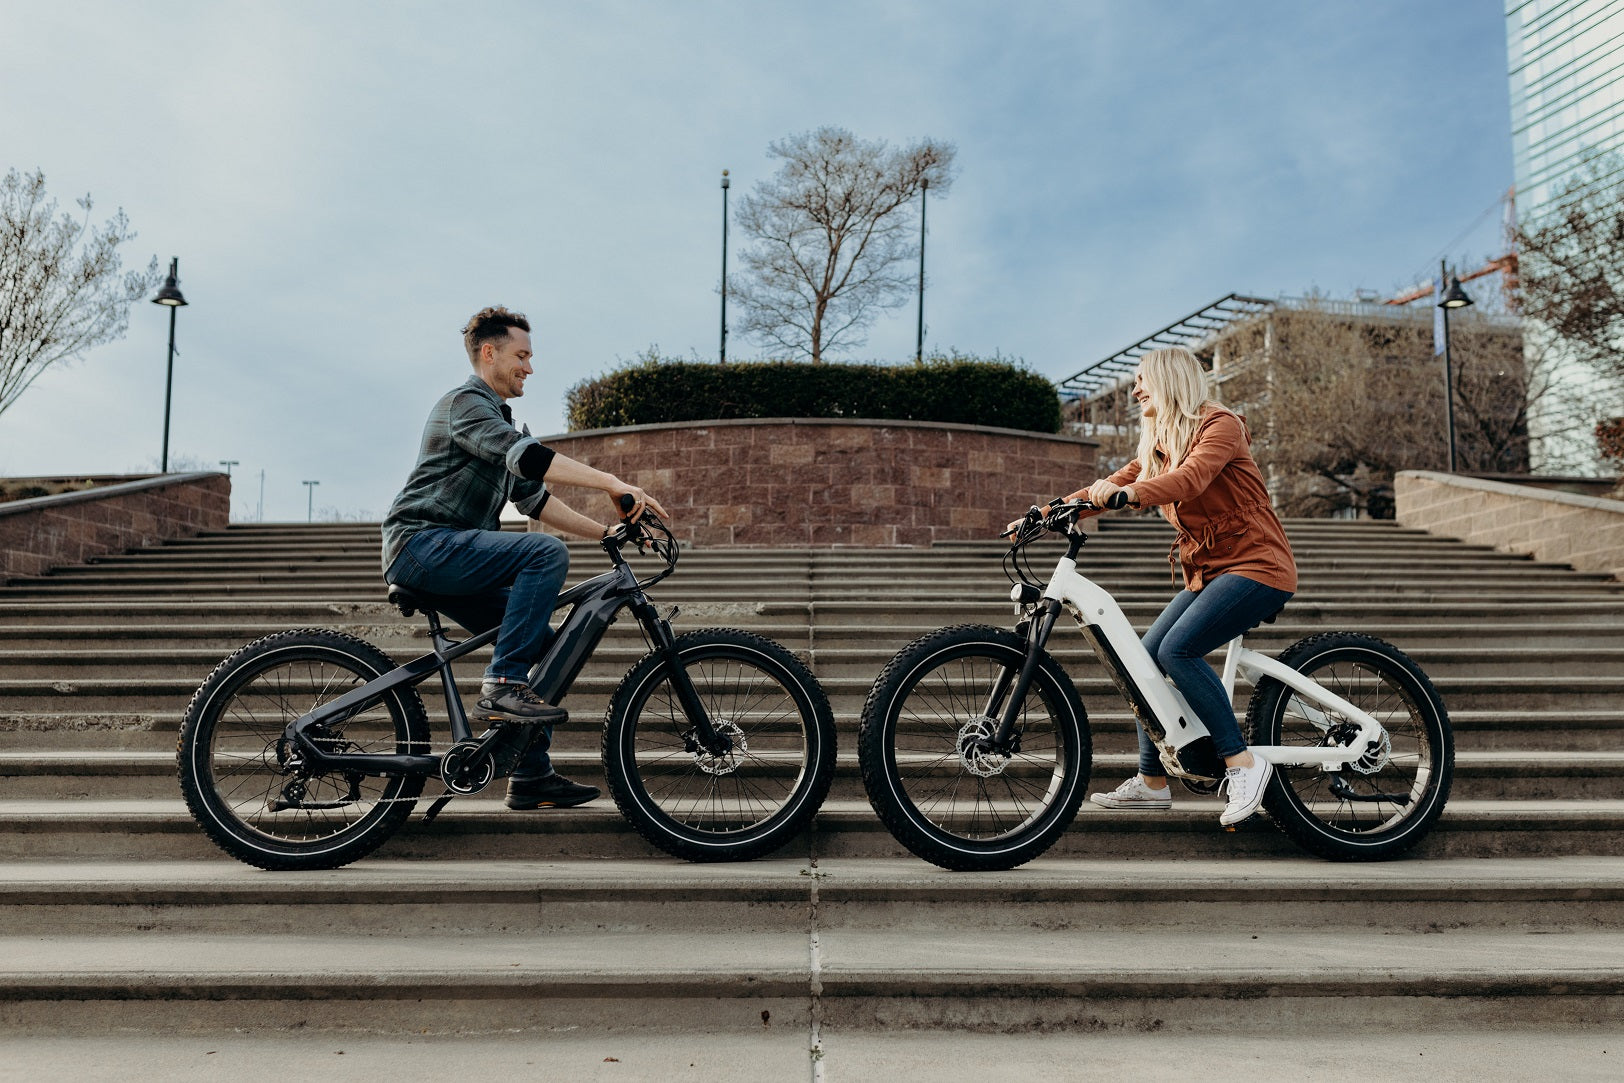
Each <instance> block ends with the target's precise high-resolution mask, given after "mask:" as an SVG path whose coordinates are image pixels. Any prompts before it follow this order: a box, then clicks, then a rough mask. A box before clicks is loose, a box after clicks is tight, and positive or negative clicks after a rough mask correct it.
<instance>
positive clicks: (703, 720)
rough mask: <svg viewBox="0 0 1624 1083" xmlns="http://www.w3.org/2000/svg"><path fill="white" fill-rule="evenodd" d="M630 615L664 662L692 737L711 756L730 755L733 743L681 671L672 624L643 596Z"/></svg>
mask: <svg viewBox="0 0 1624 1083" xmlns="http://www.w3.org/2000/svg"><path fill="white" fill-rule="evenodd" d="M631 611H632V615H633V616H635V617H636V618H637V620H638V622H639V623H640V624H642V626H643V630H644V631H646V632H647V633H648V637H649V639H650V641H652V642H653V644H654V649H655V650H656V651H658V652H659V654H660V657H661V658H662V659H663V660H664V661H665V669H666V674H667V675H668V677H669V678H670V680H671V687H672V688H673V689H675V690H676V693H677V702H678V703H680V704H681V705H682V713H683V714H685V715H687V717H688V721H689V723H690V724H692V726H693V727H694V736H695V737H696V739H697V740H698V742H699V744H700V745H701V746H702V747H703V748H704V749H705V751H706V752H708V753H710V754H711V755H712V756H721V755H725V754H726V753H727V752H729V751H731V750H732V748H733V741H732V739H731V738H729V737H728V736H727V735H726V734H725V733H722V732H720V731H719V730H717V728H716V726H715V725H713V724H712V722H711V719H710V715H709V714H708V713H707V712H706V711H705V704H704V703H702V702H701V701H700V699H699V690H698V689H696V688H695V687H694V682H693V679H692V678H691V677H689V676H688V670H687V669H686V668H684V667H683V664H682V658H681V656H680V655H678V653H677V637H676V636H675V635H673V634H672V632H671V622H670V621H668V620H666V619H665V618H664V617H662V616H660V613H659V610H657V609H655V608H654V603H652V602H650V601H649V600H648V599H647V598H645V597H643V596H642V595H638V596H637V597H636V598H635V599H633V601H632V603H631Z"/></svg>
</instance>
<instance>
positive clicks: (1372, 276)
mask: <svg viewBox="0 0 1624 1083" xmlns="http://www.w3.org/2000/svg"><path fill="white" fill-rule="evenodd" d="M1505 69H1506V50H1505V30H1504V17H1503V14H1502V11H1501V6H1500V4H1499V3H1498V2H1497V0H1469V2H1456V3H1449V4H1420V3H1414V2H1407V0H1318V2H1315V3H1302V2H1300V0H1234V2H1232V3H1225V4H1216V3H1209V2H1205V0H1143V2H1139V3H1127V2H1117V0H1073V2H1070V3H1064V4H1059V3H1026V2H1019V0H1017V2H1013V3H1012V2H1008V0H1005V2H1001V3H991V2H987V3H973V2H955V0H859V2H847V0H830V2H824V3H821V4H817V5H808V4H804V3H795V4H791V3H777V2H762V3H753V4H741V3H738V2H736V0H735V2H732V3H721V2H717V3H709V2H701V0H687V2H682V3H676V2H669V0H668V2H665V3H655V2H621V3H616V2H596V3H587V4H582V3H562V2H551V0H547V2H540V0H536V2H524V3H520V2H512V3H499V2H479V0H462V2H459V3H456V4H451V3H422V2H400V0H395V2H390V3H362V2H355V0H332V2H323V3H317V2H315V0H285V2H279V3H272V2H254V3H250V2H242V0H211V2H203V0H195V2H181V0H175V2H164V0H143V2H142V3H139V4H131V3H127V2H118V3H112V2H107V3H101V2H87V0H54V2H52V3H49V4H42V3H39V2H37V0H0V170H4V169H8V168H15V169H19V170H23V171H31V170H33V169H36V168H38V169H42V170H43V171H44V172H45V175H46V180H47V184H48V186H49V188H50V190H51V192H52V194H53V195H55V196H56V197H57V198H58V199H59V200H60V201H61V203H62V204H63V206H64V207H71V206H72V201H73V200H74V199H75V198H77V197H78V196H80V195H83V194H84V193H87V192H88V193H90V194H92V195H93V196H94V197H95V199H96V203H97V208H96V213H97V217H98V218H100V217H102V216H104V214H105V213H110V212H112V211H113V210H114V209H115V208H118V207H122V208H124V210H125V212H126V213H127V214H128V215H129V217H130V220H131V222H132V224H133V226H134V228H135V229H136V230H137V231H138V233H139V236H138V237H137V239H136V240H135V241H134V242H133V244H132V245H131V246H130V248H129V251H130V256H131V257H132V258H131V259H127V261H126V262H127V263H130V262H135V263H140V264H144V263H145V262H146V260H147V259H148V258H149V257H151V256H153V255H157V256H159V257H160V258H161V260H162V261H163V262H165V263H167V260H168V258H169V257H170V256H178V257H180V269H181V285H182V288H183V290H184V291H185V294H186V297H187V299H188V300H189V301H190V302H191V304H190V306H189V307H187V308H185V309H182V310H181V311H180V314H179V336H178V341H179V349H180V354H179V357H178V359H177V362H176V368H175V385H174V413H173V422H172V424H173V431H172V436H171V457H172V459H175V460H179V461H180V462H182V463H183V464H203V465H208V466H211V467H212V466H213V464H215V463H216V462H217V461H218V460H221V459H236V460H239V462H240V465H239V466H237V467H236V468H235V473H236V476H237V489H236V497H235V500H234V512H235V513H236V514H237V515H238V516H240V517H252V516H253V515H254V514H255V513H256V511H257V510H258V503H259V484H260V483H259V477H260V472H261V471H263V472H264V516H265V518H266V519H269V520H276V519H301V520H302V519H303V518H304V517H305V514H306V490H305V488H304V487H303V486H302V485H301V484H300V482H301V481H302V480H304V479H319V480H320V482H321V485H320V487H319V488H318V489H317V490H316V496H315V505H316V509H317V514H318V515H320V514H321V513H322V511H323V509H326V510H327V514H329V515H333V514H342V515H345V516H354V515H364V516H368V517H374V518H375V517H377V516H379V515H381V514H382V512H383V510H384V509H385V508H387V506H388V504H389V502H390V500H391V499H392V498H393V496H394V493H395V491H396V490H397V489H398V487H399V485H400V483H401V482H402V481H403V480H404V478H405V474H406V471H407V469H408V468H409V466H410V465H411V461H412V457H413V454H414V452H415V449H416V445H417V440H418V437H419V434H420V432H421V427H422V422H423V418H424V416H425V413H426V411H427V409H428V407H429V405H430V404H431V403H432V402H433V401H434V399H435V398H437V397H438V396H439V395H440V394H441V393H442V392H443V391H445V390H446V389H447V388H449V387H450V386H452V385H453V384H455V383H457V382H460V381H461V380H462V379H463V378H464V377H465V376H466V374H467V372H468V369H467V362H466V359H465V357H464V355H463V354H462V352H461V346H460V341H459V337H458V334H457V331H458V328H459V327H460V326H461V325H462V323H463V322H464V321H465V319H466V318H467V316H468V315H469V314H470V313H471V312H473V311H474V310H476V309H478V308H479V307H481V306H483V305H486V304H490V303H502V304H507V305H509V306H512V307H514V308H517V309H521V310H523V311H525V312H526V313H528V314H529V316H530V317H531V319H532V321H533V322H534V323H535V324H536V327H537V333H536V336H535V339H536V348H537V368H538V372H537V374H536V375H535V376H534V377H532V378H531V380H530V381H529V385H528V388H527V390H526V393H525V396H524V398H523V399H522V400H521V401H519V402H516V403H515V404H514V405H515V408H516V412H517V414H518V416H519V417H520V418H521V419H522V420H525V421H527V422H528V423H529V424H530V426H531V428H532V429H533V430H534V431H535V432H537V433H538V434H541V433H548V432H557V431H560V430H561V429H562V427H563V398H564V393H565V391H566V390H567V389H568V388H569V387H570V386H571V385H572V384H574V383H576V382H578V381H580V380H582V379H584V378H587V377H590V376H593V375H596V374H598V373H600V372H603V371H605V370H606V369H609V368H613V367H615V366H616V364H617V363H618V362H620V361H621V360H625V359H630V358H631V357H632V356H633V355H635V354H636V353H638V352H639V351H640V350H643V349H645V348H647V347H648V346H650V345H654V344H657V345H658V346H659V347H660V349H661V351H662V352H664V353H667V354H677V355H688V354H690V353H695V354H697V355H699V356H702V357H714V356H715V351H716V345H717V343H716V339H717V322H718V320H717V305H718V299H717V294H716V286H717V281H718V276H719V273H720V267H719V259H720V213H721V206H720V191H719V188H718V181H719V176H720V172H721V170H722V169H723V168H724V167H726V168H729V169H731V170H732V174H733V178H734V188H733V192H734V193H735V194H738V193H740V192H741V191H742V190H744V189H747V188H748V187H749V186H750V185H751V184H753V183H755V182H756V181H759V180H761V179H763V178H765V177H766V176H768V175H769V173H770V171H771V170H772V168H773V164H772V162H771V161H769V159H768V158H767V155H766V148H767V145H768V143H769V142H771V141H772V140H774V139H777V138H780V137H782V136H784V135H787V134H790V133H794V132H799V131H804V130H808V129H812V128H816V127H819V126H822V125H838V126H842V127H846V128H849V129H851V130H852V131H853V132H854V133H856V134H857V135H859V136H861V137H863V138H868V139H885V140H889V141H891V142H894V143H897V142H906V141H909V140H912V139H915V138H918V137H922V136H929V137H932V138H935V139H941V140H947V141H950V142H952V143H954V144H956V145H957V147H958V155H959V157H958V162H959V167H960V173H959V177H958V180H957V182H956V184H955V185H954V187H953V189H952V191H951V192H950V193H948V194H947V195H946V196H945V197H944V198H943V199H941V200H940V201H936V202H933V203H932V206H931V208H930V216H929V220H930V240H929V247H928V254H929V261H930V265H929V285H928V288H927V298H926V318H927V324H928V330H927V343H928V344H929V345H931V346H937V347H944V348H945V347H956V348H958V349H959V350H963V351H970V352H976V353H988V354H990V353H992V352H994V351H998V352H1001V353H1003V354H1005V355H1014V356H1017V357H1020V358H1024V359H1025V361H1026V362H1027V363H1028V364H1029V365H1030V366H1031V367H1032V368H1033V369H1035V370H1036V371H1038V372H1041V373H1043V374H1045V375H1048V376H1051V377H1053V378H1056V379H1058V378H1062V377H1065V376H1067V375H1069V374H1071V373H1072V372H1074V371H1076V370H1077V369H1078V368H1081V367H1082V366H1083V365H1085V364H1088V363H1090V362H1092V361H1095V360H1097V359H1099V358H1100V357H1103V356H1105V355H1107V354H1110V353H1112V352H1114V351H1115V350H1117V349H1119V348H1121V347H1123V346H1125V345H1127V344H1129V343H1131V342H1133V341H1135V340H1136V339H1138V338H1140V337H1141V336H1143V335H1145V334H1147V333H1148V332H1150V331H1153V330H1154V329H1155V328H1157V327H1159V326H1161V325H1163V324H1165V323H1168V322H1171V321H1172V320H1174V319H1176V318H1178V317H1180V316H1182V315H1184V314H1186V313H1188V312H1190V311H1191V310H1193V309H1195V308H1198V307H1200V306H1201V305H1203V304H1205V303H1207V302H1209V301H1212V300H1214V299H1216V298H1218V297H1220V296H1222V295H1223V294H1225V293H1228V292H1230V291H1241V292H1249V293H1258V294H1263V295H1267V296H1273V295H1281V294H1285V295H1299V294H1302V293H1304V292H1307V291H1309V290H1315V289H1317V290H1320V291H1324V292H1327V293H1329V294H1332V295H1337V296H1348V295H1351V294H1352V293H1353V291H1354V290H1356V289H1374V290H1380V291H1382V292H1384V293H1387V292H1391V291H1393V290H1396V289H1399V288H1402V287H1404V286H1407V285H1409V284H1410V283H1412V282H1414V281H1416V280H1417V279H1419V278H1421V277H1423V276H1424V275H1425V274H1426V273H1427V272H1428V270H1429V269H1430V268H1433V267H1436V264H1437V259H1438V258H1439V256H1440V255H1447V256H1448V257H1449V258H1450V259H1451V260H1453V261H1458V262H1460V263H1462V264H1466V263H1473V264H1475V263H1476V262H1477V261H1478V260H1480V259H1481V258H1483V257H1485V256H1489V255H1493V254H1495V250H1496V249H1497V248H1498V245H1499V240H1498V217H1497V214H1496V213H1494V212H1493V208H1494V205H1495V203H1496V201H1497V200H1498V199H1499V198H1500V196H1501V194H1502V193H1503V191H1504V190H1505V188H1506V187H1507V186H1508V185H1509V184H1510V182H1511V147H1510V138H1509V134H1508V132H1509V126H1510V120H1509V115H1508V104H1507V98H1508V93H1507V84H1506V76H1505ZM734 239H735V241H737V240H738V239H739V238H738V234H737V233H736V232H735V234H734ZM914 320H915V314H914V310H913V308H912V306H911V305H910V306H909V307H906V308H903V309H899V310H897V311H896V312H895V313H893V314H890V315H888V316H883V317H882V318H881V319H880V320H879V321H878V323H877V324H876V325H875V327H874V328H873V331H872V333H871V335H870V337H869V341H868V343H867V345H866V346H864V347H862V348H860V349H857V350H854V351H852V353H851V357H852V358H853V359H864V360H867V359H881V360H901V359H904V358H907V357H910V356H911V355H912V352H913V340H914ZM166 335H167V320H166V318H165V312H164V311H163V310H162V309H160V308H157V307H155V306H152V305H147V304H141V305H139V306H137V307H136V309H135V310H133V311H132V313H131V320H130V331H129V334H128V335H127V336H126V337H125V338H124V339H123V340H121V341H119V342H116V343H113V344H111V345H107V346H103V347H100V348H98V349H96V350H95V351H93V352H91V353H90V354H88V355H87V356H85V357H84V358H83V359H82V360H80V361H79V362H77V363H75V364H73V365H72V366H69V367H59V368H57V369H55V370H52V371H50V372H48V373H47V374H46V375H45V376H43V377H41V378H40V380H39V381H38V382H37V383H36V384H35V385H34V387H33V389H31V390H30V391H29V392H28V393H26V394H25V395H24V396H23V397H22V398H21V399H20V400H19V401H18V402H17V404H16V405H15V406H13V407H12V408H11V409H10V410H8V411H7V412H6V413H4V414H0V474H3V475H20V474H55V473H67V472H108V473H116V472H126V471H137V470H150V469H153V468H155V467H156V464H157V458H158V453H159V448H160V443H161V439H162V429H163V398H164V386H163V384H164V350H165V340H166ZM729 353H730V356H733V357H745V356H750V355H751V354H752V348H751V347H750V345H749V344H748V343H746V342H743V341H740V340H738V339H737V338H734V339H730V342H729Z"/></svg>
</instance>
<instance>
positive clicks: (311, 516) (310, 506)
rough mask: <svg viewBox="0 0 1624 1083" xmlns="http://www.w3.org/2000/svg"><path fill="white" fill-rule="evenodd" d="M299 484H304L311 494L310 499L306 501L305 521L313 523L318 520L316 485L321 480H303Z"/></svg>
mask: <svg viewBox="0 0 1624 1083" xmlns="http://www.w3.org/2000/svg"><path fill="white" fill-rule="evenodd" d="M299 484H301V485H303V486H304V487H305V492H306V493H308V494H309V499H307V500H306V501H305V522H307V523H313V522H315V521H316V486H318V485H320V484H321V482H319V481H302V482H300V483H299Z"/></svg>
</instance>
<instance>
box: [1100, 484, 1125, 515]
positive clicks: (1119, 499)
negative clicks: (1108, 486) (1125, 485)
mask: <svg viewBox="0 0 1624 1083" xmlns="http://www.w3.org/2000/svg"><path fill="white" fill-rule="evenodd" d="M1105 506H1106V507H1108V508H1110V509H1111V510H1112V511H1115V510H1117V509H1118V508H1125V507H1127V506H1128V490H1126V489H1118V490H1117V491H1116V492H1114V493H1112V494H1111V495H1110V496H1108V497H1106V498H1105Z"/></svg>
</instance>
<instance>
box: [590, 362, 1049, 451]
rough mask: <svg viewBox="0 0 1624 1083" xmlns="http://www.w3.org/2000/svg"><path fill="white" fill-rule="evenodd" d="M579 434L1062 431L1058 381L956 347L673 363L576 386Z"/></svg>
mask: <svg viewBox="0 0 1624 1083" xmlns="http://www.w3.org/2000/svg"><path fill="white" fill-rule="evenodd" d="M565 406H566V411H567V416H568V420H569V427H570V431H571V432H575V431H578V430H581V429H610V428H618V427H620V426H622V425H655V424H661V423H665V422H672V421H720V420H726V419H730V418H749V417H849V418H868V419H880V420H888V421H943V422H951V423H955V424H961V425H991V426H995V427H997V428H1004V429H1022V430H1026V431H1028V432H1059V431H1060V399H1059V396H1058V395H1057V394H1056V392H1055V387H1054V385H1053V384H1052V383H1050V382H1049V381H1048V380H1046V379H1044V378H1043V377H1042V376H1039V375H1037V374H1036V373H1033V372H1029V371H1027V370H1026V369H1025V368H1023V367H1022V366H1020V365H1019V364H1017V363H1015V362H1012V361H1005V360H1002V359H995V360H984V359H981V358H975V357H965V356H962V355H959V354H953V355H949V356H945V357H932V358H927V359H926V361H925V363H924V364H922V365H912V364H909V365H879V364H833V363H826V364H821V365H811V364H807V363H805V362H790V361H742V362H731V363H729V364H726V365H718V364H713V363H709V362H704V361H665V360H661V359H660V358H658V357H657V356H653V355H652V354H651V355H650V356H649V357H647V358H646V359H644V360H643V361H641V362H639V363H637V364H634V365H631V366H629V367H627V368H623V369H618V370H616V371H614V372H610V373H606V374H605V375H603V376H599V377H598V378H596V379H593V380H586V381H583V382H582V383H579V384H576V385H575V386H574V387H572V388H570V390H569V394H568V396H567V397H566V398H565Z"/></svg>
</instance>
